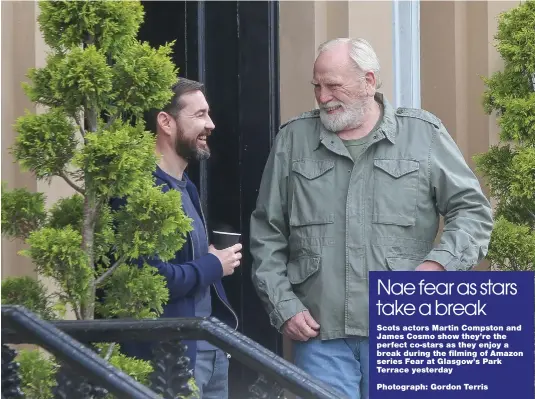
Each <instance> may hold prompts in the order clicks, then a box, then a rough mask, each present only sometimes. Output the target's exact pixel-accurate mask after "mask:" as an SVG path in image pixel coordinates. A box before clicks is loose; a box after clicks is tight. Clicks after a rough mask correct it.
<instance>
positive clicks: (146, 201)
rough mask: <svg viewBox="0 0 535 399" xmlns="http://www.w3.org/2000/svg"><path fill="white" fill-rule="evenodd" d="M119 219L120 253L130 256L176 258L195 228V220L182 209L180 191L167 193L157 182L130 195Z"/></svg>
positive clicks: (118, 243)
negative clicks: (155, 184)
mask: <svg viewBox="0 0 535 399" xmlns="http://www.w3.org/2000/svg"><path fill="white" fill-rule="evenodd" d="M115 220H116V224H117V235H116V239H117V251H118V254H119V255H123V254H124V255H126V256H127V257H128V258H129V259H137V258H138V257H140V256H149V257H152V256H159V257H160V258H161V259H163V260H169V259H172V258H174V256H175V254H176V252H177V251H179V250H180V249H181V248H182V246H183V245H184V244H185V243H186V234H187V233H188V232H190V231H191V230H192V225H191V223H192V221H191V219H190V218H188V217H187V216H186V214H185V213H184V211H183V210H182V198H181V195H180V192H179V191H177V190H170V191H167V192H165V193H164V192H162V191H161V189H160V188H159V187H155V186H148V187H146V188H145V189H143V190H141V191H139V192H136V193H135V194H133V195H131V196H129V197H128V201H127V203H126V205H125V206H124V207H123V208H121V209H120V210H119V211H118V212H117V214H116V218H115ZM162 227H163V228H162Z"/></svg>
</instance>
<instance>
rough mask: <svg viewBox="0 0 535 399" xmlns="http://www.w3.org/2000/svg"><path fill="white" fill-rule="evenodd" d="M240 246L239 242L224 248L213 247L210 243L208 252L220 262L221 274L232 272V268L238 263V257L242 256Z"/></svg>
mask: <svg viewBox="0 0 535 399" xmlns="http://www.w3.org/2000/svg"><path fill="white" fill-rule="evenodd" d="M241 248H242V245H241V244H236V245H233V246H232V247H228V248H225V249H215V247H214V246H213V245H210V248H209V249H208V252H209V253H211V254H213V255H215V256H216V257H217V259H219V261H220V262H221V266H222V267H223V276H228V275H231V274H232V273H234V269H235V268H237V267H238V266H239V265H240V259H241V257H242V254H241V252H240V251H241Z"/></svg>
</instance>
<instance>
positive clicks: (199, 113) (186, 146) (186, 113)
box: [175, 91, 215, 161]
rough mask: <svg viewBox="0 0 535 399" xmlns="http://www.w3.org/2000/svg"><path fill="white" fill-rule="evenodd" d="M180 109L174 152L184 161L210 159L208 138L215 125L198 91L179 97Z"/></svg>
mask: <svg viewBox="0 0 535 399" xmlns="http://www.w3.org/2000/svg"><path fill="white" fill-rule="evenodd" d="M180 103H181V106H182V109H181V110H180V111H179V113H178V116H177V118H176V135H175V151H176V153H177V154H178V155H180V156H181V157H183V158H184V159H186V160H188V161H190V160H198V161H200V160H203V159H208V158H209V157H210V148H209V147H208V143H207V140H208V137H209V136H210V135H211V134H212V130H214V128H215V125H214V123H213V122H212V118H210V114H209V113H210V107H209V106H208V103H207V102H206V98H205V97H204V94H203V93H202V92H200V91H193V92H190V93H186V94H184V95H182V96H181V97H180Z"/></svg>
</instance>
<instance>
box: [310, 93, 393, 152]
mask: <svg viewBox="0 0 535 399" xmlns="http://www.w3.org/2000/svg"><path fill="white" fill-rule="evenodd" d="M375 101H377V102H378V103H380V104H382V105H383V120H382V122H381V124H380V125H379V131H380V132H382V133H383V134H384V136H385V137H386V138H387V139H388V141H390V142H391V143H392V144H395V143H396V135H397V132H396V113H395V110H394V108H393V107H392V105H391V104H390V103H389V102H388V100H387V99H386V98H385V96H384V95H383V94H382V93H379V92H377V93H375ZM318 123H319V124H320V134H319V140H318V145H317V146H316V149H318V148H319V146H320V144H324V145H327V143H331V144H332V143H333V141H334V140H333V136H336V137H337V138H338V135H337V134H336V133H333V132H331V131H330V130H327V129H326V128H325V126H323V123H321V120H319V121H318Z"/></svg>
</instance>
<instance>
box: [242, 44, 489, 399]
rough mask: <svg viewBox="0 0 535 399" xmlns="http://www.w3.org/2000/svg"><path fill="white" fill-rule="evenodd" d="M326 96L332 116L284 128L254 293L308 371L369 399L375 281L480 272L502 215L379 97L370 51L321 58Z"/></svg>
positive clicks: (411, 114)
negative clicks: (403, 274)
mask: <svg viewBox="0 0 535 399" xmlns="http://www.w3.org/2000/svg"><path fill="white" fill-rule="evenodd" d="M312 85H313V86H314V92H315V96H316V101H317V103H318V105H319V109H317V110H314V111H311V112H307V113H305V114H303V115H301V116H299V117H297V118H294V119H292V120H290V121H289V122H287V123H285V124H283V125H282V126H281V130H280V132H279V134H278V135H277V137H276V140H275V143H274V145H273V148H272V151H271V153H270V156H269V158H268V160H267V164H266V167H265V170H264V175H263V177H262V182H261V185H260V190H259V194H258V200H257V206H256V209H255V211H254V212H253V214H252V217H251V253H252V255H253V271H252V274H253V276H252V277H253V283H254V285H255V288H256V290H257V292H258V295H259V296H260V298H261V299H262V301H263V302H264V304H265V307H266V310H267V311H268V313H269V317H270V321H271V323H272V325H273V326H274V327H275V328H277V329H278V330H279V331H280V332H282V333H283V334H284V335H286V336H287V337H289V338H290V339H291V340H292V342H293V348H294V361H295V363H296V365H297V366H298V367H300V368H302V369H303V370H305V371H306V372H308V373H309V374H311V375H312V376H314V377H315V378H317V379H319V380H321V381H323V382H325V383H327V384H329V385H331V386H332V387H333V388H334V389H336V390H337V391H339V392H340V395H342V396H343V395H345V396H346V397H348V398H352V399H367V398H368V395H369V394H368V374H369V369H370V365H369V358H368V355H369V346H368V337H369V330H370V328H369V317H368V305H369V304H368V302H369V301H368V296H369V289H368V273H369V271H374V270H385V271H388V270H395V271H397V270H415V271H444V270H447V271H456V270H471V269H472V268H473V266H475V265H476V264H477V263H479V262H480V261H481V260H482V259H483V258H484V256H485V255H486V253H487V248H488V243H489V240H490V234H491V230H492V224H493V221H492V213H491V208H490V204H489V202H488V200H487V198H486V197H485V195H484V194H483V192H482V190H481V187H480V184H479V182H478V180H477V178H476V177H475V175H474V174H473V173H472V171H471V170H470V168H469V167H468V165H467V164H466V162H465V160H464V158H463V156H462V154H461V152H460V151H459V149H458V147H457V146H456V144H455V142H454V141H453V140H452V138H451V136H450V135H449V134H448V132H447V130H446V128H445V127H444V125H443V124H442V123H441V121H440V120H439V119H438V118H437V117H436V116H435V115H433V114H431V113H429V112H427V111H424V110H421V109H408V108H398V109H394V108H393V107H392V106H391V105H390V104H389V102H388V101H387V99H386V98H385V97H384V95H383V94H381V93H379V92H378V91H377V89H379V88H380V86H381V84H380V65H379V61H378V59H377V56H376V54H375V52H374V50H373V49H372V47H371V46H370V44H369V43H368V42H367V41H365V40H362V39H336V40H333V41H330V42H327V43H325V44H323V45H322V46H320V48H319V55H318V57H317V59H316V62H315V63H314V69H313V78H312ZM440 215H443V216H444V222H445V228H444V230H443V233H442V235H441V239H440V241H439V242H438V243H437V244H436V245H435V243H434V241H435V238H436V235H437V232H438V227H439V216H440ZM372 367H373V365H372ZM342 396H341V397H342Z"/></svg>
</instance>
